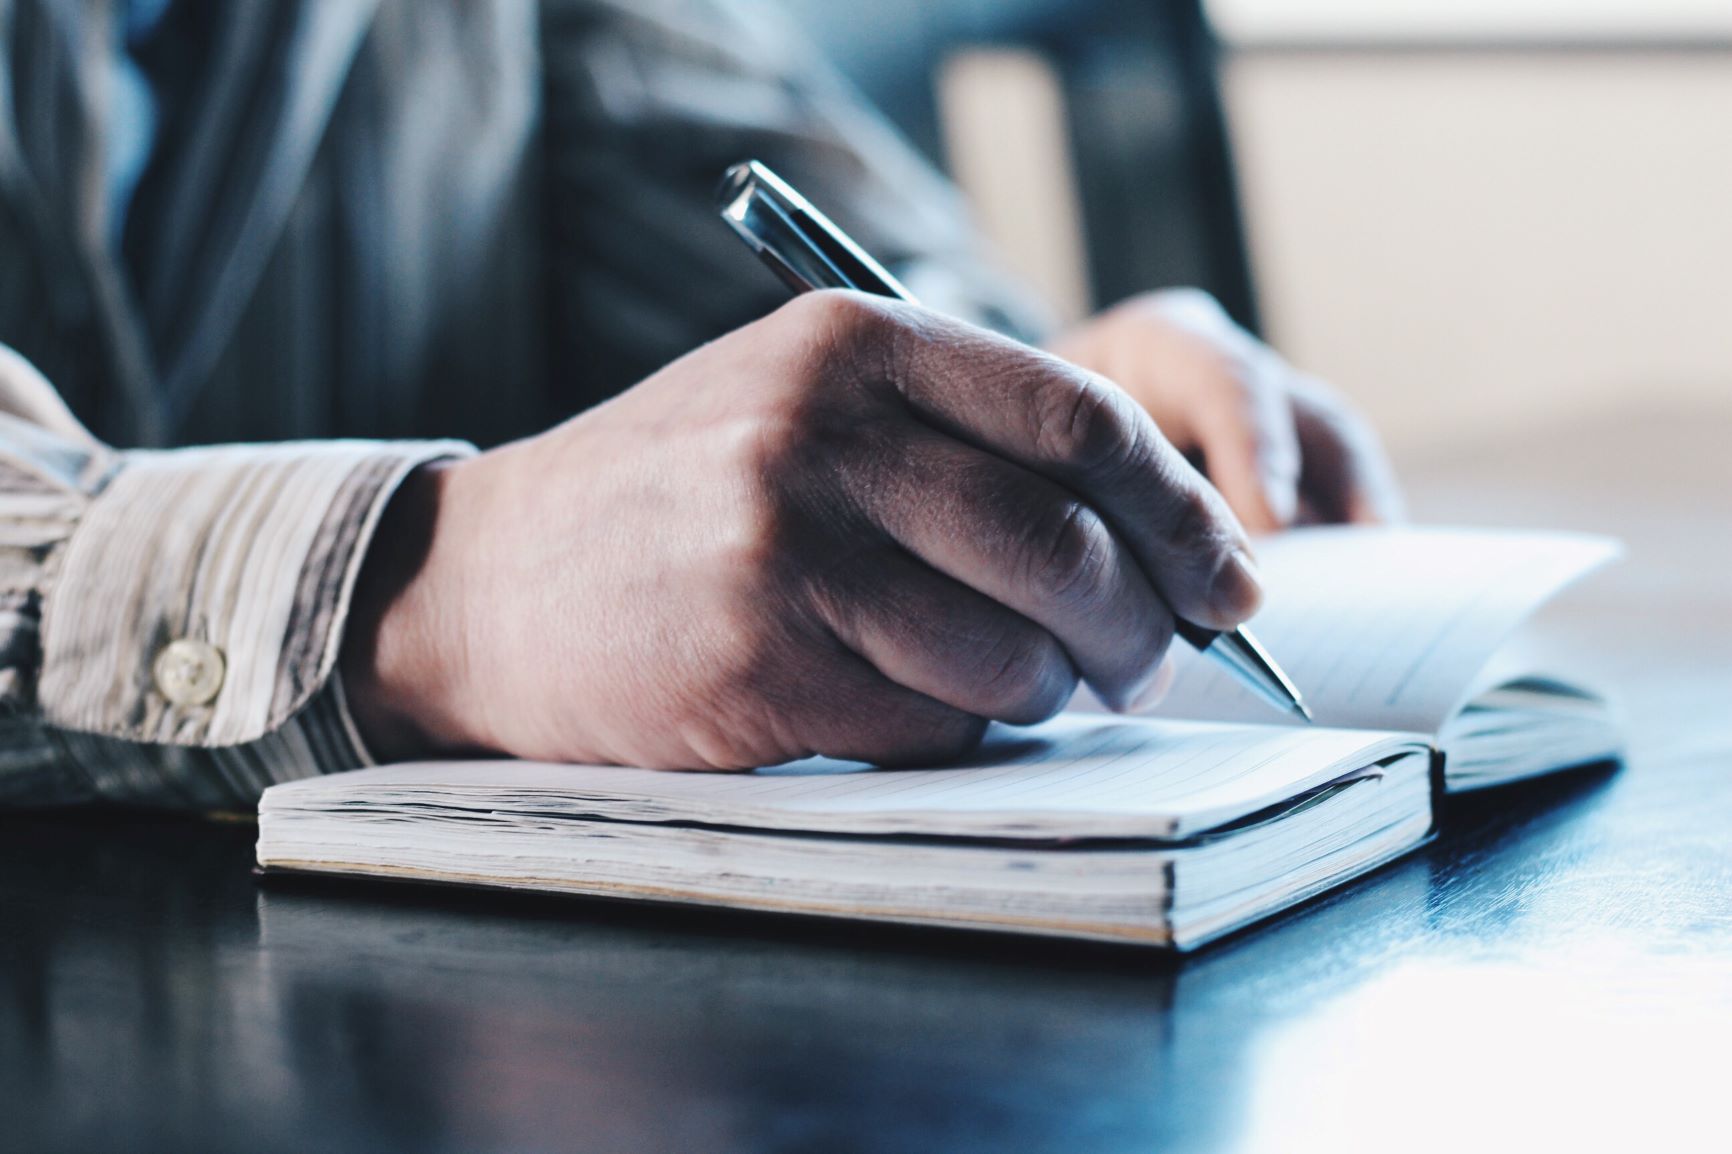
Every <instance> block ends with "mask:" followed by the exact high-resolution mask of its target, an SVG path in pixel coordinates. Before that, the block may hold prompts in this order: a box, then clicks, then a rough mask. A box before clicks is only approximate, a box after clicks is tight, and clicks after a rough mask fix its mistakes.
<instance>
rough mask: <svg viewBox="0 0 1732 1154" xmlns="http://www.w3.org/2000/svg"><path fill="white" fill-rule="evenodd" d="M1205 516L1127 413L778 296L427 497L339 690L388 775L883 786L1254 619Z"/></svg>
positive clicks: (1182, 469)
mask: <svg viewBox="0 0 1732 1154" xmlns="http://www.w3.org/2000/svg"><path fill="white" fill-rule="evenodd" d="M1245 548H1246V544H1245V538H1244V535H1243V531H1242V529H1241V528H1240V526H1239V524H1238V522H1237V521H1236V520H1235V519H1234V517H1233V515H1232V513H1231V512H1230V511H1229V510H1228V509H1227V507H1226V505H1225V503H1224V502H1223V501H1222V500H1221V498H1220V496H1219V495H1218V494H1217V493H1216V492H1215V491H1214V489H1212V488H1211V487H1210V486H1209V485H1208V484H1207V483H1206V482H1205V481H1204V480H1203V479H1202V477H1201V476H1200V475H1198V474H1197V473H1196V471H1195V470H1193V469H1192V468H1191V466H1190V465H1189V464H1188V463H1187V462H1186V461H1185V459H1184V458H1183V456H1182V455H1181V454H1180V453H1179V452H1177V451H1176V450H1175V449H1174V448H1173V447H1172V446H1171V445H1170V444H1168V442H1167V441H1166V439H1165V438H1164V437H1162V435H1161V434H1160V432H1159V431H1158V430H1157V428H1156V426H1155V423H1154V422H1153V421H1152V420H1151V419H1150V418H1149V416H1148V415H1147V414H1146V413H1144V412H1143V411H1142V410H1141V409H1140V408H1139V407H1138V406H1137V405H1136V404H1135V403H1134V402H1132V400H1131V399H1130V398H1129V397H1128V396H1127V395H1126V394H1125V393H1124V392H1123V391H1122V390H1120V389H1119V388H1117V387H1116V386H1114V385H1112V384H1111V383H1109V382H1108V381H1106V380H1105V379H1103V378H1102V377H1100V376H1097V375H1094V374H1091V373H1088V372H1086V371H1083V370H1080V369H1078V368H1076V367H1075V366H1072V365H1070V364H1068V363H1066V362H1064V361H1062V360H1060V359H1058V358H1056V357H1053V356H1049V355H1047V354H1045V353H1041V352H1039V351H1036V350H1033V349H1030V348H1028V347H1026V346H1024V345H1020V344H1017V343H1015V342H1013V341H1009V340H1006V339H1003V338H1000V337H997V336H994V335H992V334H989V333H986V332H984V331H981V330H978V329H975V328H972V327H970V326H967V325H964V324H962V323H960V322H956V321H952V320H948V319H946V318H943V317H940V316H938V315H936V314H932V313H929V312H926V311H924V310H922V309H919V308H917V307H914V306H910V305H905V304H901V303H899V302H894V301H887V300H882V299H879V298H874V297H866V296H862V295H859V294H855V293H839V292H825V293H814V294H809V295H807V296H804V297H801V298H798V299H796V300H794V301H792V302H790V303H789V304H787V305H786V306H784V307H783V308H782V309H780V310H778V311H777V312H776V313H774V314H772V315H771V316H769V317H767V318H765V319H764V320H762V321H759V322H758V323H756V324H753V325H750V326H748V327H746V328H743V329H740V330H738V331H736V332H734V333H732V334H730V335H728V336H726V337H724V338H722V339H721V340H718V341H716V342H714V343H712V344H710V345H707V346H705V347H703V348H701V349H698V350H696V351H695V352H693V353H691V354H689V355H688V356H686V357H684V358H682V359H681V360H679V361H676V362H675V363H673V364H671V365H669V366H668V367H667V368H665V369H663V370H662V371H661V372H658V373H657V374H655V375H654V376H652V377H650V378H648V379H647V380H645V381H644V382H642V383H641V384H639V385H638V386H636V387H635V388H633V389H631V390H629V391H628V392H626V393H624V394H622V395H621V396H619V397H617V398H615V399H614V400H613V401H610V402H609V403H607V404H605V405H602V406H600V407H598V408H596V409H594V410H591V411H590V412H587V413H585V414H583V415H581V416H579V417H577V418H575V419H573V420H571V421H569V422H567V423H565V424H563V425H561V426H559V427H557V428H555V429H553V430H551V431H549V432H547V433H545V434H542V435H540V436H537V437H533V438H530V439H528V440H525V441H520V442H517V443H514V444H511V445H507V446H504V447H502V448H500V449H497V450H494V451H492V452H488V453H485V454H483V455H481V456H479V457H476V458H474V459H471V460H467V461H462V462H458V463H454V464H449V465H444V466H438V467H431V468H428V469H424V470H422V471H421V472H419V473H417V474H416V475H415V476H413V477H411V478H410V480H409V482H408V483H407V485H406V488H405V490H404V491H403V492H402V493H400V494H399V495H398V497H397V498H395V499H394V501H393V503H392V505H391V506H390V508H389V509H388V511H387V514H386V519H385V522H384V523H383V525H382V526H381V529H380V533H379V536H378V538H377V539H376V543H375V545H374V546H373V548H372V550H371V552H370V554H369V558H368V561H367V563H366V566H365V569H364V571H363V574H362V579H361V585H360V589H359V591H358V598H357V604H356V609H355V615H354V619H353V621H352V622H351V625H350V628H349V631H348V633H347V634H346V641H345V652H344V657H343V672H344V679H345V684H346V685H347V687H348V692H349V694H350V697H351V700H352V703H353V707H354V710H355V713H356V715H357V718H358V720H359V722H360V724H361V726H362V729H363V733H364V735H365V736H366V737H367V738H368V740H369V741H370V742H371V743H372V744H373V745H375V746H376V747H377V750H378V752H379V753H380V754H381V755H383V756H390V757H401V756H406V755H411V754H415V753H428V752H434V753H437V752H443V751H453V750H492V751H498V752H502V753H506V754H511V755H514V756H520V757H526V758H538V759H549V760H565V761H602V762H617V763H626V764H636V765H647V766H658V767H705V768H736V767H745V766H754V765H762V764H771V763H776V762H780V761H785V760H788V759H791V758H797V757H801V756H805V755H808V754H811V753H815V752H816V753H824V754H830V755H833V756H838V757H847V758H859V759H863V760H868V761H875V762H881V763H892V764H894V763H899V762H900V763H905V762H910V761H927V760H931V759H938V758H944V757H949V756H952V755H955V754H958V753H960V752H962V751H964V750H966V749H968V748H970V747H971V746H972V745H973V744H974V743H975V742H976V741H977V740H978V739H979V736H980V734H981V732H982V730H983V728H984V727H985V724H986V722H987V720H988V719H994V718H996V719H1002V720H1005V721H1010V722H1017V723H1028V722H1034V721H1037V720H1040V719H1042V718H1044V717H1047V716H1049V715H1051V714H1052V713H1054V712H1055V711H1057V710H1058V709H1059V708H1061V707H1062V705H1063V704H1064V702H1065V701H1066V700H1067V699H1068V698H1069V697H1070V695H1071V692H1072V691H1073V689H1074V688H1075V686H1076V683H1077V680H1078V678H1079V677H1080V678H1085V679H1086V680H1087V681H1088V682H1089V683H1090V684H1091V685H1092V686H1093V687H1094V688H1095V690H1096V691H1097V692H1098V693H1099V694H1100V696H1101V697H1102V698H1103V699H1104V700H1106V701H1108V702H1110V703H1114V704H1119V705H1123V704H1127V703H1129V702H1130V701H1131V700H1132V699H1133V698H1135V697H1136V696H1138V694H1139V693H1141V692H1142V691H1144V690H1145V689H1146V688H1147V687H1148V686H1149V685H1150V683H1151V682H1152V681H1153V680H1154V679H1155V677H1156V671H1157V669H1158V667H1159V665H1160V662H1161V657H1162V655H1163V653H1164V652H1165V650H1166V647H1167V644H1168V641H1169V639H1170V638H1171V635H1172V631H1173V616H1172V614H1173V613H1174V612H1175V611H1176V612H1177V613H1179V614H1181V615H1183V616H1185V617H1187V618H1189V619H1191V620H1193V621H1196V622H1198V623H1201V624H1204V625H1207V626H1211V627H1214V628H1228V627H1231V626H1233V625H1235V624H1237V623H1239V622H1241V621H1243V620H1244V619H1245V618H1246V617H1248V616H1249V615H1250V614H1251V613H1252V612H1253V610H1254V609H1255V608H1256V604H1257V601H1258V598H1259V590H1258V587H1257V584H1256V578H1255V575H1254V572H1253V571H1252V570H1251V568H1250V566H1249V564H1248V561H1247V560H1246V558H1245V555H1244V552H1243V551H1244V550H1245Z"/></svg>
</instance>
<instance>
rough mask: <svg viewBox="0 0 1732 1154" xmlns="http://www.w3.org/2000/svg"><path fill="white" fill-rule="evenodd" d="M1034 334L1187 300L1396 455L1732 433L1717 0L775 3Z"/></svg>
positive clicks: (1721, 22)
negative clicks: (1142, 301)
mask: <svg viewBox="0 0 1732 1154" xmlns="http://www.w3.org/2000/svg"><path fill="white" fill-rule="evenodd" d="M789 3H790V6H791V7H792V9H793V11H794V13H795V14H796V16H797V17H799V18H800V19H801V20H803V22H804V23H805V25H806V27H807V29H808V31H809V33H810V34H811V35H812V36H813V37H814V38H815V39H816V40H818V41H819V42H820V44H821V45H822V46H823V47H824V48H826V49H827V50H828V51H829V52H830V53H831V55H832V56H833V58H834V59H835V60H836V61H837V63H838V64H839V65H840V66H841V67H842V68H843V70H844V71H845V72H847V73H848V75H849V76H850V77H851V78H852V79H853V80H854V82H855V83H857V84H858V85H859V86H860V87H861V88H862V89H864V90H865V91H866V93H867V94H868V95H869V96H870V97H871V98H872V99H873V100H874V101H876V102H877V103H878V104H879V106H880V107H882V108H883V109H884V110H885V111H886V112H887V113H888V114H889V115H890V116H891V117H892V118H893V119H894V120H896V121H897V123H898V124H899V125H900V126H901V127H902V129H903V130H904V131H905V132H906V133H907V134H908V135H909V136H910V137H911V138H912V139H913V140H914V141H915V142H916V144H918V145H919V146H920V147H921V148H923V149H924V150H925V151H926V152H927V153H929V154H930V155H931V156H932V157H933V158H935V159H936V160H938V161H939V162H940V163H941V164H942V165H944V166H945V167H946V168H947V169H948V170H949V171H950V172H951V173H952V175H953V176H954V177H955V178H956V179H957V181H958V182H959V183H960V184H961V185H962V187H963V189H964V190H965V192H966V193H967V194H968V196H969V198H970V200H971V202H972V204H973V207H974V211H975V214H976V216H977V219H978V220H979V222H980V224H981V225H982V227H983V228H984V230H985V231H986V232H987V233H988V235H989V236H990V237H991V238H992V240H993V241H994V243H995V244H996V245H997V246H998V248H999V250H1000V252H1001V254H1002V256H1003V259H1004V261H1005V263H1006V264H1008V265H1009V266H1010V267H1011V269H1012V270H1013V271H1015V272H1016V273H1018V274H1019V275H1021V276H1022V277H1023V278H1024V279H1025V280H1027V281H1028V282H1030V283H1032V284H1033V285H1035V286H1036V287H1037V288H1038V289H1039V290H1040V291H1041V292H1042V293H1043V294H1044V295H1045V297H1046V298H1047V300H1048V301H1049V302H1050V303H1051V305H1052V306H1053V308H1054V309H1055V311H1056V312H1057V313H1058V314H1059V315H1060V316H1061V317H1074V316H1080V315H1081V314H1082V313H1084V312H1085V311H1086V310H1088V309H1089V308H1090V307H1098V306H1101V305H1105V304H1109V303H1111V302H1112V301H1114V300H1117V299H1119V298H1121V297H1123V296H1125V295H1128V294H1129V293H1131V292H1134V291H1137V290H1139V289H1142V288H1146V287H1152V286H1158V285H1168V284H1199V285H1202V286H1204V287H1205V288H1208V289H1210V290H1211V291H1213V292H1214V293H1215V294H1216V295H1217V296H1219V297H1220V298H1221V299H1222V300H1223V302H1224V303H1226V304H1227V306H1228V308H1229V309H1230V310H1231V311H1232V312H1233V313H1234V314H1235V315H1237V316H1238V317H1239V318H1240V319H1241V320H1242V321H1243V322H1245V323H1247V324H1249V325H1250V326H1252V327H1253V328H1255V329H1257V330H1258V331H1260V332H1261V333H1263V334H1264V335H1265V336H1266V337H1267V338H1268V339H1270V340H1271V341H1272V342H1273V343H1275V344H1276V345H1277V347H1279V348H1281V349H1282V350H1283V351H1284V352H1286V353H1287V354H1288V356H1289V357H1290V358H1291V359H1292V360H1294V361H1295V362H1296V363H1298V364H1300V365H1302V366H1303V367H1305V368H1308V369H1310V370H1312V371H1315V372H1317V373H1319V374H1321V375H1323V376H1325V377H1327V378H1328V379H1330V380H1332V381H1333V382H1335V383H1336V384H1337V385H1339V386H1341V387H1342V388H1343V389H1345V390H1346V391H1347V392H1348V393H1350V394H1351V395H1353V396H1354V397H1355V398H1356V399H1357V400H1358V401H1359V403H1360V404H1361V405H1362V406H1363V407H1364V408H1365V409H1367V410H1368V411H1369V413H1370V414H1371V416H1372V418H1373V419H1374V420H1375V421H1376V422H1377V423H1378V424H1379V425H1380V426H1381V427H1382V429H1383V430H1384V432H1385V435H1386V436H1387V437H1388V439H1389V441H1390V444H1391V447H1392V449H1393V451H1394V452H1395V454H1396V456H1397V457H1398V459H1403V460H1406V461H1409V462H1411V461H1414V460H1418V459H1423V458H1425V457H1427V456H1428V455H1431V454H1433V453H1436V452H1449V453H1452V454H1459V452H1460V451H1461V450H1462V448H1463V447H1464V446H1471V445H1472V444H1473V443H1474V442H1476V441H1480V440H1487V439H1492V438H1496V439H1498V440H1505V439H1507V438H1508V437H1509V436H1511V435H1520V434H1522V433H1523V432H1526V431H1536V432H1537V431H1540V430H1556V429H1559V428H1565V429H1567V427H1568V426H1569V424H1570V423H1572V421H1573V419H1575V418H1582V417H1594V418H1599V419H1604V418H1605V417H1607V416H1608V415H1612V416H1614V417H1615V416H1616V415H1617V414H1620V413H1623V412H1629V413H1631V415H1632V417H1640V416H1644V415H1652V414H1655V413H1668V414H1676V413H1680V412H1683V413H1688V412H1693V411H1699V410H1701V409H1703V408H1712V409H1717V410H1723V411H1729V412H1732V3H1728V2H1727V0H1397V2H1394V3H1390V2H1386V0H1385V2H1379V0H875V2H874V3H872V4H870V5H866V4H852V5H844V4H837V3H835V0H789Z"/></svg>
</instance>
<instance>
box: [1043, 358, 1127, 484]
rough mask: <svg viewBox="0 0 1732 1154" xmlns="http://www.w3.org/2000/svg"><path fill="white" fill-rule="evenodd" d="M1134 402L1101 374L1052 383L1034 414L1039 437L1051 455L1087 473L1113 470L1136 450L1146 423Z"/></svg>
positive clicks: (1051, 458) (1044, 448)
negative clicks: (1140, 419) (1134, 408)
mask: <svg viewBox="0 0 1732 1154" xmlns="http://www.w3.org/2000/svg"><path fill="white" fill-rule="evenodd" d="M1131 409H1132V402H1131V400H1130V398H1129V397H1128V396H1126V395H1125V394H1124V392H1123V391H1121V390H1120V389H1119V388H1118V387H1117V386H1116V385H1113V384H1111V383H1109V382H1107V381H1105V380H1101V379H1098V378H1087V379H1084V380H1081V381H1077V380H1075V379H1072V378H1069V377H1067V378H1065V379H1064V380H1063V381H1062V383H1054V384H1051V385H1049V386H1048V387H1047V388H1046V390H1045V391H1044V395H1043V398H1042V400H1041V402H1040V403H1039V404H1038V405H1036V407H1035V413H1034V417H1035V420H1036V422H1037V427H1036V429H1035V431H1034V443H1035V444H1036V446H1037V447H1038V448H1039V450H1040V452H1041V454H1042V455H1043V456H1044V457H1046V458H1047V459H1049V460H1054V461H1058V462H1061V463H1063V464H1065V465H1068V466H1070V467H1071V468H1073V469H1077V470H1080V471H1082V472H1086V473H1096V472H1102V471H1108V470H1111V469H1113V468H1114V467H1116V466H1118V465H1120V464H1122V463H1123V462H1125V461H1126V460H1128V459H1130V457H1131V456H1132V455H1133V454H1134V452H1135V451H1136V447H1137V441H1138V438H1139V436H1140V435H1141V425H1140V423H1139V422H1138V421H1137V420H1136V419H1135V416H1134V414H1133V413H1132V411H1131Z"/></svg>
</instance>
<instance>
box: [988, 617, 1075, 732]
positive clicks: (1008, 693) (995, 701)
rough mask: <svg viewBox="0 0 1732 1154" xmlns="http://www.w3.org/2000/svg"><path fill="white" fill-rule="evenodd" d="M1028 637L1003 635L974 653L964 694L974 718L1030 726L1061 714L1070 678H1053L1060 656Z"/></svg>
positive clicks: (1007, 632)
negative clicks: (968, 688) (967, 693)
mask: <svg viewBox="0 0 1732 1154" xmlns="http://www.w3.org/2000/svg"><path fill="white" fill-rule="evenodd" d="M1030 632H1031V631H1027V630H1017V629H1005V630H1003V631H1001V632H1000V633H999V635H998V636H997V637H995V638H993V639H992V640H991V641H990V642H989V643H988V644H987V645H985V646H984V647H982V648H981V649H980V651H979V652H978V654H977V655H976V657H975V659H974V673H973V678H972V681H973V685H972V692H971V693H970V696H971V698H973V699H974V701H975V703H976V704H977V705H978V708H977V709H976V710H975V712H977V713H980V714H983V715H984V716H987V717H996V718H999V719H1001V720H1004V721H1012V722H1017V723H1019V724H1032V723H1033V722H1036V721H1043V720H1045V719H1046V718H1048V717H1051V716H1052V715H1053V714H1054V713H1057V712H1058V711H1059V709H1061V708H1063V706H1064V702H1065V700H1066V699H1067V698H1068V697H1069V696H1070V689H1071V688H1073V685H1072V683H1071V679H1070V677H1068V676H1055V675H1054V674H1055V672H1056V671H1057V669H1058V667H1059V666H1060V663H1063V662H1064V658H1063V655H1062V654H1060V653H1059V652H1058V651H1057V646H1056V645H1055V644H1053V643H1051V642H1046V643H1044V644H1043V643H1042V641H1041V640H1040V639H1039V638H1038V637H1036V636H1029V633H1030ZM1066 672H1067V673H1068V670H1067V671H1066Z"/></svg>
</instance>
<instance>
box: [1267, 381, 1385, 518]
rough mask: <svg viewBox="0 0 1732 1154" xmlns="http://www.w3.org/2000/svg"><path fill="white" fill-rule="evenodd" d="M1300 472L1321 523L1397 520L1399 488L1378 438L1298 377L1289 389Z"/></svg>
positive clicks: (1325, 392)
mask: <svg viewBox="0 0 1732 1154" xmlns="http://www.w3.org/2000/svg"><path fill="white" fill-rule="evenodd" d="M1291 397H1292V404H1293V417H1294V426H1295V429H1296V430H1297V432H1298V437H1299V448H1300V453H1301V457H1302V460H1303V467H1302V470H1301V473H1300V479H1299V491H1300V495H1301V497H1302V498H1303V500H1304V502H1305V504H1306V505H1307V506H1308V507H1309V508H1310V510H1311V511H1312V512H1313V514H1314V515H1315V516H1316V517H1318V518H1319V519H1320V520H1323V521H1327V522H1347V523H1355V524H1381V523H1386V522H1391V521H1400V520H1402V519H1403V518H1404V517H1405V515H1406V510H1405V503H1404V502H1403V500H1402V496H1401V487H1400V485H1399V484H1398V483H1397V482H1396V479H1395V468H1394V466H1393V465H1391V464H1390V461H1389V458H1388V456H1387V454H1385V452H1384V450H1383V446H1382V444H1381V442H1380V441H1379V440H1378V438H1377V434H1376V433H1375V432H1374V431H1373V430H1372V428H1371V427H1370V425H1368V424H1367V423H1366V422H1365V419H1364V418H1363V417H1361V416H1359V414H1358V413H1356V412H1354V411H1353V410H1352V409H1351V408H1349V407H1348V406H1347V405H1346V404H1345V403H1344V402H1343V401H1341V400H1340V398H1338V397H1337V396H1335V394H1334V392H1333V391H1332V390H1331V389H1329V388H1328V386H1326V385H1324V384H1323V383H1322V382H1320V381H1317V380H1315V379H1313V378H1309V377H1305V376H1303V375H1298V376H1296V379H1295V381H1294V383H1293V385H1292V390H1291Z"/></svg>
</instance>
